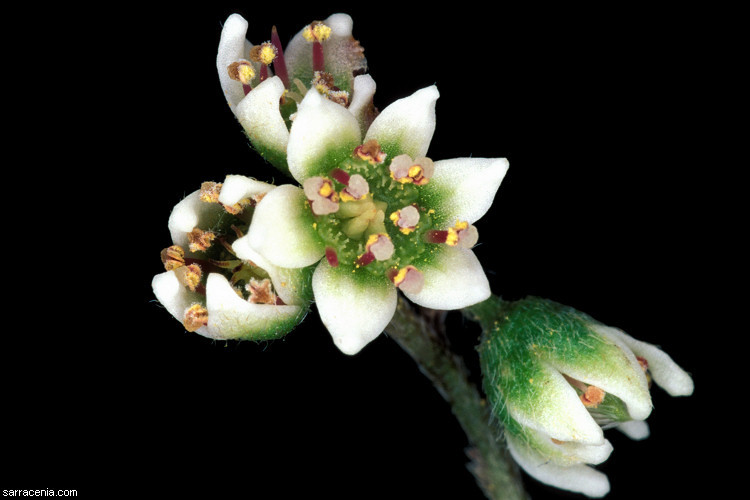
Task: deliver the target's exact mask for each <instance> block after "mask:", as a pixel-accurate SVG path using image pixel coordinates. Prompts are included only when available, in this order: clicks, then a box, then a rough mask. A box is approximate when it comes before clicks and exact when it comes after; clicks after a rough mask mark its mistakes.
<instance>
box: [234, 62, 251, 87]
mask: <svg viewBox="0 0 750 500" xmlns="http://www.w3.org/2000/svg"><path fill="white" fill-rule="evenodd" d="M237 75H238V76H239V79H240V82H242V83H244V84H245V85H249V84H250V82H251V81H252V79H253V78H255V70H254V69H253V67H252V66H250V65H249V64H241V65H240V66H239V67H238V68H237Z"/></svg>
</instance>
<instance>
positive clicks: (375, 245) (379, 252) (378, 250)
mask: <svg viewBox="0 0 750 500" xmlns="http://www.w3.org/2000/svg"><path fill="white" fill-rule="evenodd" d="M365 249H366V250H368V251H369V252H372V254H373V255H374V256H375V259H377V260H388V259H390V258H391V256H392V255H393V252H394V251H395V248H394V246H393V242H392V241H391V237H390V236H388V235H387V234H385V233H378V234H371V235H370V237H369V238H367V244H366V245H365Z"/></svg>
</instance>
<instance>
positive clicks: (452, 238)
mask: <svg viewBox="0 0 750 500" xmlns="http://www.w3.org/2000/svg"><path fill="white" fill-rule="evenodd" d="M445 244H446V245H450V246H452V247H454V246H456V245H457V244H458V231H456V230H455V229H454V228H449V229H448V236H447V237H446V238H445Z"/></svg>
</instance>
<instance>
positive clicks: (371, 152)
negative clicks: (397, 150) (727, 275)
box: [354, 139, 393, 176]
mask: <svg viewBox="0 0 750 500" xmlns="http://www.w3.org/2000/svg"><path fill="white" fill-rule="evenodd" d="M354 154H355V155H356V156H358V157H360V158H361V159H363V160H365V161H368V162H370V163H371V164H373V165H375V164H377V163H383V161H385V157H386V154H385V153H383V151H382V150H381V149H380V144H378V141H376V140H375V139H370V140H369V141H367V142H365V143H364V144H362V145H361V146H357V147H356V148H355V149H354ZM391 176H393V174H391Z"/></svg>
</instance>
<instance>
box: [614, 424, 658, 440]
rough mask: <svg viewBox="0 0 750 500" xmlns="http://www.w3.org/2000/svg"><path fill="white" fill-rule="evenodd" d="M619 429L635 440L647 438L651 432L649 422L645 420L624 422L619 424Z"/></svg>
mask: <svg viewBox="0 0 750 500" xmlns="http://www.w3.org/2000/svg"><path fill="white" fill-rule="evenodd" d="M617 429H618V430H619V431H620V432H622V433H623V434H625V435H626V436H627V437H629V438H630V439H633V440H635V441H640V440H642V439H646V438H647V437H648V436H649V435H650V434H651V431H650V430H649V428H648V424H647V423H646V422H644V421H643V420H630V421H628V422H623V423H621V424H619V425H618V426H617Z"/></svg>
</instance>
